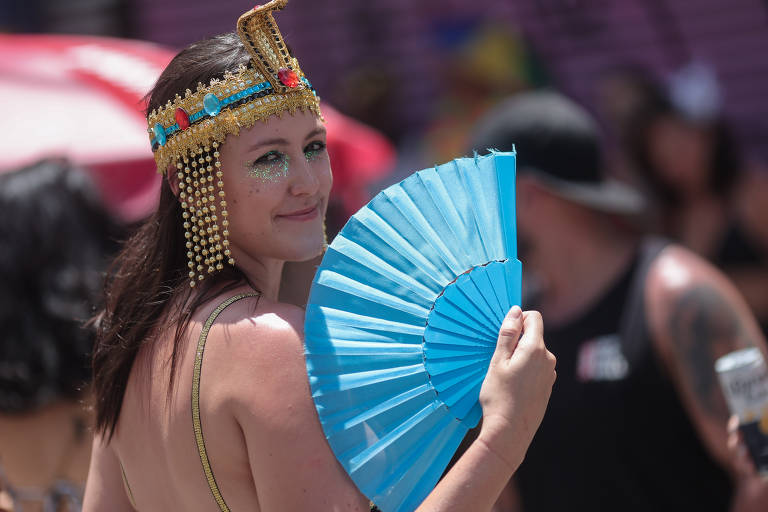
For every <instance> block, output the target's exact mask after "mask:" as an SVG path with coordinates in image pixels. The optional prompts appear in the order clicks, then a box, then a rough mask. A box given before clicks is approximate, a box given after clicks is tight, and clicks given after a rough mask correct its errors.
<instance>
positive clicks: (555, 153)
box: [473, 91, 645, 214]
mask: <svg viewBox="0 0 768 512" xmlns="http://www.w3.org/2000/svg"><path fill="white" fill-rule="evenodd" d="M473 147H474V148H475V149H476V150H477V151H479V152H481V153H482V152H485V151H487V150H489V149H498V150H500V151H511V150H512V149H513V148H514V149H516V150H517V171H518V173H520V174H525V173H532V174H535V175H536V176H537V177H538V178H539V179H540V180H541V181H542V182H543V183H544V184H545V185H547V186H548V188H550V189H551V190H552V192H553V193H555V194H557V195H559V196H561V197H563V198H565V199H569V200H571V201H574V202H577V203H580V204H583V205H585V206H588V207H590V208H593V209H596V210H600V211H605V212H610V213H619V214H633V213H639V212H640V211H642V210H643V207H644V203H645V202H644V200H643V197H642V195H640V194H639V193H638V192H637V191H635V190H634V189H632V188H631V187H629V186H627V185H625V184H623V183H620V182H617V181H614V180H609V179H607V178H606V177H605V175H604V174H603V162H602V155H601V151H600V137H599V131H598V127H597V123H596V122H595V121H594V119H593V118H592V116H590V115H589V113H588V112H587V111H586V110H584V109H583V108H582V107H580V106H579V105H577V104H576V103H574V102H573V101H571V100H570V99H568V98H566V97H565V96H563V95H561V94H558V93H556V92H552V91H533V92H525V93H521V94H518V95H516V96H513V97H511V98H510V99H508V100H506V101H504V102H502V103H500V104H499V105H497V106H496V107H494V108H493V110H492V111H491V112H490V113H489V114H488V115H486V117H485V118H483V119H482V120H481V121H480V123H479V124H478V125H477V127H476V129H475V132H474V136H473Z"/></svg>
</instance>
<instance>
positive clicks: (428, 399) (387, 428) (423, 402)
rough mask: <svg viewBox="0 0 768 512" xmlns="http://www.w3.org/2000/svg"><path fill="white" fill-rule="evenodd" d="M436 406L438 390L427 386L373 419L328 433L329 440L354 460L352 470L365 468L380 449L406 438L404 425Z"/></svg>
mask: <svg viewBox="0 0 768 512" xmlns="http://www.w3.org/2000/svg"><path fill="white" fill-rule="evenodd" d="M435 407H436V405H435V392H434V390H431V389H429V388H428V387H423V391H422V392H421V393H420V394H419V395H416V396H413V397H410V398H409V399H407V400H403V401H400V402H398V403H395V404H390V405H389V407H387V408H385V409H382V410H379V411H378V412H377V414H375V415H373V416H370V417H368V418H366V419H364V420H360V421H355V422H352V423H351V425H349V427H348V428H347V429H345V430H338V431H337V432H336V433H333V434H331V435H328V434H327V433H326V437H327V438H328V442H329V444H330V445H331V448H332V449H333V451H334V453H336V454H337V455H340V456H341V457H343V458H344V459H347V460H349V461H350V468H352V467H354V466H355V465H363V464H365V462H366V461H367V460H366V459H368V458H369V457H373V456H375V452H376V451H377V450H379V449H383V448H386V447H387V444H388V443H391V442H392V441H393V439H394V438H395V437H397V436H399V435H402V426H403V425H406V424H407V423H409V422H411V421H413V418H414V417H416V416H418V415H420V414H423V413H424V411H431V410H433V409H434V408H435Z"/></svg>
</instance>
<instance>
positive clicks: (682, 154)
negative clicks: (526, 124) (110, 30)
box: [624, 63, 768, 333]
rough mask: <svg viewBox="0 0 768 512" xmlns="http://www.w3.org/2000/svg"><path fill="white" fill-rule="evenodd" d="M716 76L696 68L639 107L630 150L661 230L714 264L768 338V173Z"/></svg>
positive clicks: (628, 134) (630, 128)
mask: <svg viewBox="0 0 768 512" xmlns="http://www.w3.org/2000/svg"><path fill="white" fill-rule="evenodd" d="M719 104H720V101H719V90H718V88H717V82H716V80H715V78H714V75H713V74H712V71H711V70H710V69H709V68H708V67H706V66H704V65H703V64H696V63H694V64H690V65H688V66H686V67H684V68H683V69H682V70H680V71H679V72H678V73H677V74H675V75H674V76H673V78H672V80H671V86H670V91H669V94H667V95H664V94H659V95H656V96H655V97H654V98H653V101H649V102H646V104H645V105H644V106H643V108H639V109H636V111H635V112H634V114H633V115H631V116H630V117H631V119H630V120H629V121H628V125H627V127H626V137H625V140H624V146H625V150H626V154H627V156H628V157H629V161H630V163H631V166H632V169H633V171H634V172H636V173H637V174H638V175H639V177H640V178H641V179H642V181H643V182H644V183H645V184H646V185H647V187H648V188H649V191H650V193H651V194H652V198H653V199H654V200H655V206H656V208H657V210H658V211H657V212H655V213H656V217H658V221H659V225H658V227H657V230H656V231H657V232H659V233H661V234H663V235H665V236H668V237H670V238H671V239H673V240H676V241H678V242H680V243H682V244H683V245H685V246H686V247H688V248H689V249H691V250H693V251H694V252H696V253H698V254H699V255H701V256H703V257H704V258H707V259H708V260H709V261H711V262H712V263H714V264H715V265H716V266H717V267H719V268H720V269H721V270H722V271H723V272H725V273H726V275H728V277H729V278H730V279H731V280H732V281H733V283H734V284H735V285H736V287H737V288H738V289H739V291H740V292H741V293H742V294H743V295H744V297H745V299H746V300H747V303H748V304H749V305H750V307H751V308H752V310H753V311H754V313H755V315H756V316H757V318H758V321H759V322H760V323H761V324H762V328H763V332H764V333H768V230H767V229H766V224H768V223H766V219H768V201H766V197H768V174H766V173H757V172H755V171H754V169H751V168H749V167H748V166H747V164H746V163H745V162H744V161H743V159H742V158H741V154H740V152H739V149H738V147H737V144H736V141H735V140H734V137H733V135H732V133H731V131H730V129H729V127H728V125H727V123H726V122H725V120H724V119H722V118H721V117H720V114H719V108H720V107H719Z"/></svg>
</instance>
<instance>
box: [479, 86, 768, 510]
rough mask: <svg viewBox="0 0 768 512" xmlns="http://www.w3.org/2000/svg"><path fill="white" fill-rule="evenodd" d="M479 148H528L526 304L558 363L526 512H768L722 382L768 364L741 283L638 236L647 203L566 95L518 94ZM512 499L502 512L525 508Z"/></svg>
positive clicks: (767, 498) (521, 165)
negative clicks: (745, 354) (637, 220)
mask: <svg viewBox="0 0 768 512" xmlns="http://www.w3.org/2000/svg"><path fill="white" fill-rule="evenodd" d="M474 137H475V138H474V147H475V148H477V149H478V150H481V149H484V148H496V149H499V150H502V151H508V150H511V149H512V148H513V145H514V146H516V148H517V150H518V180H517V201H518V203H517V204H518V237H519V250H520V259H521V261H523V262H524V268H525V269H526V272H527V274H526V278H525V281H526V282H525V284H526V289H527V291H526V289H524V291H526V295H528V297H527V298H526V299H524V302H527V304H526V307H532V306H535V307H536V308H538V309H540V310H541V311H542V313H543V315H544V316H545V317H546V318H547V319H548V322H547V330H546V332H545V337H546V340H547V344H548V346H549V347H550V348H551V350H552V351H553V353H554V354H555V355H556V356H557V358H558V381H557V383H556V385H555V387H554V389H553V392H552V398H551V401H550V405H549V409H548V412H547V416H546V417H545V418H544V421H543V423H542V426H541V428H540V430H539V431H538V433H537V434H536V436H535V438H534V441H533V443H532V444H531V448H530V450H529V451H528V454H527V455H526V459H525V461H524V462H523V464H522V465H521V467H520V470H519V471H518V473H517V474H516V475H515V478H514V482H515V483H516V485H517V487H518V488H519V491H520V496H519V497H520V498H521V500H522V507H523V510H526V511H535V512H548V511H562V510H573V511H588V510H589V511H595V510H606V511H616V510H621V511H627V512H631V511H635V510H637V511H648V510H654V511H680V510H697V511H707V510H711V511H725V510H729V507H730V510H732V511H734V512H735V511H755V512H757V511H758V510H762V511H765V510H768V480H765V479H763V480H761V479H760V478H759V477H758V476H757V475H756V474H755V473H754V469H753V471H752V473H750V474H746V475H745V474H744V472H740V471H736V470H735V468H734V466H735V464H734V462H733V459H734V457H733V456H732V453H731V452H729V451H728V448H727V443H726V440H727V437H728V435H727V428H726V425H727V421H728V418H729V413H728V410H727V407H726V405H725V402H724V399H723V397H722V395H721V392H720V389H719V385H718V381H717V378H716V375H715V372H714V361H715V360H716V359H717V358H718V357H719V356H722V355H724V354H726V353H729V352H731V351H733V350H736V349H739V348H742V347H748V346H757V347H760V348H761V349H762V350H763V352H764V353H765V340H764V338H763V336H762V334H761V332H760V329H759V328H758V326H757V324H756V322H755V320H754V317H753V316H752V315H751V313H750V312H749V310H748V307H747V305H746V304H745V302H744V300H743V299H742V298H741V296H740V295H739V293H738V292H737V291H736V289H735V288H734V287H733V285H732V284H731V283H730V282H729V281H728V280H727V279H726V278H725V277H724V276H723V275H722V274H721V273H720V272H718V271H717V270H716V269H715V268H713V267H712V266H711V265H709V264H708V263H706V262H705V261H703V260H702V259H701V258H700V257H698V256H696V255H695V254H693V253H692V252H690V251H688V250H686V249H684V248H682V247H681V246H679V245H674V244H672V243H669V242H667V241H664V240H661V239H646V238H642V237H640V236H639V235H638V234H637V233H636V232H635V231H634V230H633V229H631V228H630V227H629V224H628V222H627V219H628V218H629V217H630V216H631V215H636V214H639V213H641V212H642V210H643V207H644V206H643V201H642V198H641V196H640V195H639V194H637V193H636V192H635V191H634V190H633V189H631V188H629V187H627V186H626V185H622V184H619V183H618V182H614V181H611V180H609V179H607V178H606V177H605V175H604V174H603V172H602V171H603V165H602V161H601V158H602V157H601V149H600V145H599V142H598V140H599V137H598V133H597V129H596V123H595V122H594V120H593V119H592V118H591V116H590V115H589V114H588V113H587V112H586V111H585V110H583V109H582V108H580V107H579V106H577V105H576V104H575V103H573V102H572V101H570V100H568V99H567V98H565V97H564V96H562V95H559V94H557V93H554V92H548V91H542V92H531V93H522V94H520V95H518V96H516V97H512V98H511V99H509V100H507V101H506V102H504V103H502V104H501V105H499V106H497V107H496V108H495V109H494V111H493V112H492V113H490V114H489V115H488V116H487V117H486V118H484V119H483V120H482V121H481V122H480V124H479V125H478V127H477V129H476V130H475V132H474ZM533 277H535V279H533ZM531 282H535V283H536V287H535V288H536V289H535V290H533V291H532V290H530V286H529V285H530V284H531ZM513 498H514V495H513V494H512V493H511V494H510V495H507V496H506V497H505V498H504V499H502V501H501V502H500V503H499V504H498V507H497V510H514V508H513V506H512V505H511V503H514V501H515V500H514V499H513Z"/></svg>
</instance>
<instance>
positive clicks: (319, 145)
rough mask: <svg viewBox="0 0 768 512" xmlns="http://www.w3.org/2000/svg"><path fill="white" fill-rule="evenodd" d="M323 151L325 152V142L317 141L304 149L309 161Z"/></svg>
mask: <svg viewBox="0 0 768 512" xmlns="http://www.w3.org/2000/svg"><path fill="white" fill-rule="evenodd" d="M323 150H325V142H323V141H321V140H316V141H314V142H310V143H309V144H307V147H305V148H304V155H305V156H306V157H307V160H310V159H312V158H314V157H315V156H317V155H318V154H319V153H321V152H322V151H323Z"/></svg>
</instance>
